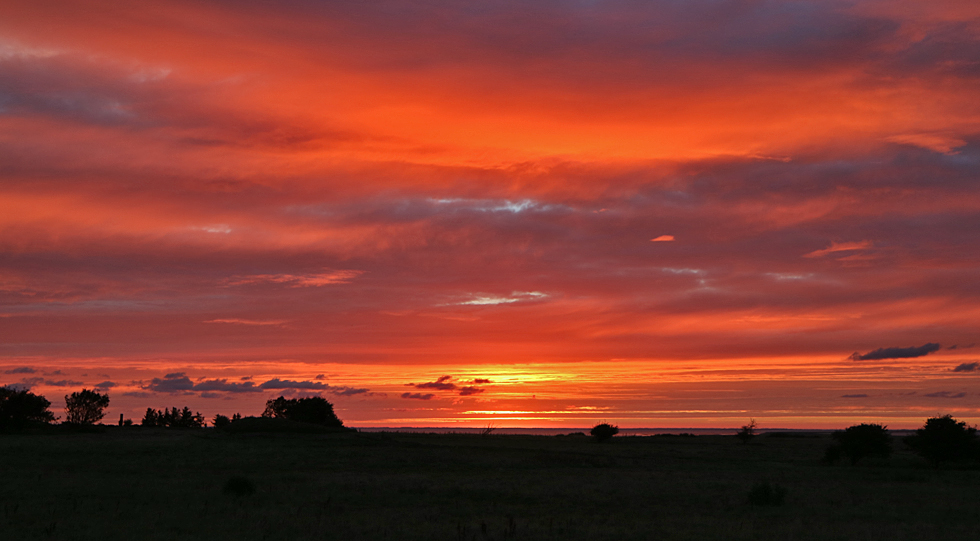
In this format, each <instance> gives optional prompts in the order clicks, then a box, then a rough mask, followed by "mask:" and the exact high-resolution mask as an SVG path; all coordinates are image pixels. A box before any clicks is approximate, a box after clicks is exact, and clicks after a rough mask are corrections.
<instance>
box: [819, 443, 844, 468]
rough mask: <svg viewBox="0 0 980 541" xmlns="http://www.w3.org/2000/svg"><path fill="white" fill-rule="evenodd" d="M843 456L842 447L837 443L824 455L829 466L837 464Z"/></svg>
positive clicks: (830, 446)
mask: <svg viewBox="0 0 980 541" xmlns="http://www.w3.org/2000/svg"><path fill="white" fill-rule="evenodd" d="M842 454H843V451H842V450H841V446H840V445H838V444H836V443H835V444H834V445H828V446H827V449H826V450H825V451H824V453H823V461H824V462H826V463H827V464H837V462H838V461H839V460H840V457H841V455H842Z"/></svg>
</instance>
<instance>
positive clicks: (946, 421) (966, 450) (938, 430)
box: [905, 415, 978, 466]
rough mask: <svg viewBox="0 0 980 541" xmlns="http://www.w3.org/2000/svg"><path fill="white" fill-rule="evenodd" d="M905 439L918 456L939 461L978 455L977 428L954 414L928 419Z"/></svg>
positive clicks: (944, 461) (938, 462)
mask: <svg viewBox="0 0 980 541" xmlns="http://www.w3.org/2000/svg"><path fill="white" fill-rule="evenodd" d="M905 443H906V445H908V446H909V447H911V448H912V450H913V451H915V452H916V453H917V454H918V455H919V456H921V457H923V458H925V459H926V460H928V461H930V462H932V463H933V464H935V465H937V466H938V465H940V464H943V463H946V462H950V461H954V460H963V459H966V458H974V457H977V453H978V449H977V429H976V427H968V426H966V423H965V422H962V421H957V420H956V419H953V416H952V415H943V416H942V417H932V418H930V419H926V424H925V425H924V426H923V427H922V428H920V429H918V430H916V431H915V434H913V435H911V436H908V437H907V438H905Z"/></svg>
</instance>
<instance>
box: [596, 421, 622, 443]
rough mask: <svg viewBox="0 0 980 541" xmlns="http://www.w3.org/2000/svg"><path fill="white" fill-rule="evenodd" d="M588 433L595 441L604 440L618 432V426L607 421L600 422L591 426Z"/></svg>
mask: <svg viewBox="0 0 980 541" xmlns="http://www.w3.org/2000/svg"><path fill="white" fill-rule="evenodd" d="M589 433H590V434H592V437H593V438H595V441H597V442H604V441H606V440H608V439H610V438H612V437H613V436H615V435H616V434H619V427H618V426H616V425H611V424H609V423H601V424H597V425H595V426H594V427H592V430H591V431H590V432H589Z"/></svg>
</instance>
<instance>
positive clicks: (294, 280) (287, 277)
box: [227, 270, 364, 287]
mask: <svg viewBox="0 0 980 541" xmlns="http://www.w3.org/2000/svg"><path fill="white" fill-rule="evenodd" d="M361 274H364V271H358V270H339V271H332V272H324V273H317V274H253V275H249V276H236V277H234V278H231V279H229V280H228V282H227V283H228V284H229V285H233V286H240V285H250V284H262V283H269V284H285V285H287V286H289V287H320V286H326V285H333V284H348V283H350V282H351V280H353V279H354V278H357V277H358V276H360V275H361Z"/></svg>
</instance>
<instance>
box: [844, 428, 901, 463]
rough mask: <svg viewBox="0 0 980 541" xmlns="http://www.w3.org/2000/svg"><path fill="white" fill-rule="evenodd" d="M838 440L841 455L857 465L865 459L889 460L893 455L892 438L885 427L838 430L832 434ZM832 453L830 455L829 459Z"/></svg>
mask: <svg viewBox="0 0 980 541" xmlns="http://www.w3.org/2000/svg"><path fill="white" fill-rule="evenodd" d="M832 437H833V438H834V439H835V440H837V442H838V446H839V448H840V454H842V455H844V456H846V457H848V458H850V459H851V464H857V463H858V461H860V460H861V459H862V458H864V457H868V456H880V457H881V458H888V457H889V456H891V454H892V437H891V434H889V433H888V429H887V428H886V427H885V426H883V425H876V424H859V425H854V426H849V427H847V428H846V429H844V430H838V431H836V432H834V433H833V434H832ZM831 455H832V453H828V457H829V456H831Z"/></svg>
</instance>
